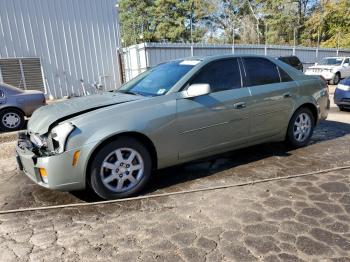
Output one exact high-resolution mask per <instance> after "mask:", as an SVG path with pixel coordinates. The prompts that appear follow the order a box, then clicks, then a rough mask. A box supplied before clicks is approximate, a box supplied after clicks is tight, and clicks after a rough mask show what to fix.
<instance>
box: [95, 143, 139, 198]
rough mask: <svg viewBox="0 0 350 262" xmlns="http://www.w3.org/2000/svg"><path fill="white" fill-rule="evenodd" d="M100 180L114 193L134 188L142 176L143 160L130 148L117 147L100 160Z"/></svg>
mask: <svg viewBox="0 0 350 262" xmlns="http://www.w3.org/2000/svg"><path fill="white" fill-rule="evenodd" d="M100 175H101V180H102V183H103V185H104V186H105V187H107V188H108V189H109V190H111V191H112V192H115V193H121V192H125V191H128V190H130V189H132V188H134V187H135V186H136V185H137V184H138V183H139V182H140V181H141V179H142V178H143V176H144V161H143V159H142V157H141V155H140V154H139V153H138V152H137V151H136V150H134V149H132V148H119V149H117V150H115V151H113V152H112V153H110V154H109V155H108V156H107V157H106V158H105V159H104V160H103V162H102V166H101V170H100Z"/></svg>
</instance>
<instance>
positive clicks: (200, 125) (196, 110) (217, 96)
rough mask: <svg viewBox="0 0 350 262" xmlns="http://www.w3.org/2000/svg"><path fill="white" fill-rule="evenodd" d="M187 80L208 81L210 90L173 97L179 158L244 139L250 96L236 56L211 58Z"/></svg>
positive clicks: (197, 82)
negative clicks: (211, 60)
mask: <svg viewBox="0 0 350 262" xmlns="http://www.w3.org/2000/svg"><path fill="white" fill-rule="evenodd" d="M191 84H209V85H210V87H211V90H212V92H211V93H210V94H208V95H204V96H200V97H195V98H190V99H188V98H179V99H178V100H177V125H178V132H179V140H178V141H179V144H178V146H179V158H180V159H187V158H194V157H195V158H198V157H200V156H204V155H209V154H212V153H213V152H215V151H217V150H220V149H223V148H226V147H230V146H233V145H234V144H238V143H242V142H243V141H245V140H246V139H247V138H248V136H249V119H248V117H249V108H248V107H247V104H248V102H249V100H250V98H251V97H250V93H249V90H248V88H242V78H241V71H240V65H239V62H238V58H230V59H223V60H217V61H214V62H211V63H210V64H208V65H206V66H205V67H204V68H202V69H201V70H200V71H199V72H198V74H197V75H195V76H194V77H193V78H192V79H191V80H190V81H189V83H188V85H191Z"/></svg>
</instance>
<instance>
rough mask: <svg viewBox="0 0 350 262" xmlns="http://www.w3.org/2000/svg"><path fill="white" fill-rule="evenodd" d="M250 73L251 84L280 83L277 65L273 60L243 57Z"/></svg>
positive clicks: (249, 82)
mask: <svg viewBox="0 0 350 262" xmlns="http://www.w3.org/2000/svg"><path fill="white" fill-rule="evenodd" d="M243 61H244V65H245V69H246V72H247V74H248V79H249V81H248V84H249V86H258V85H267V84H274V83H280V82H281V81H280V76H279V72H278V69H277V65H275V64H274V63H272V62H271V61H269V60H267V59H264V58H258V57H245V58H243Z"/></svg>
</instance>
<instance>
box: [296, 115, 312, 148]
mask: <svg viewBox="0 0 350 262" xmlns="http://www.w3.org/2000/svg"><path fill="white" fill-rule="evenodd" d="M311 129H312V124H311V118H310V116H309V115H308V114H307V113H301V114H299V115H298V117H297V118H296V119H295V122H294V127H293V135H294V138H295V139H296V140H297V141H298V142H303V141H305V140H306V139H307V138H308V137H309V135H310V132H311Z"/></svg>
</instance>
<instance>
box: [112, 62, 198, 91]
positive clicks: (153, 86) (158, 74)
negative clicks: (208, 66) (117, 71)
mask: <svg viewBox="0 0 350 262" xmlns="http://www.w3.org/2000/svg"><path fill="white" fill-rule="evenodd" d="M198 63H200V60H193V61H192V60H191V61H186V60H180V61H172V62H168V63H164V64H160V65H158V66H155V67H154V68H151V69H149V70H147V71H146V72H144V73H143V74H141V75H140V76H138V77H136V78H135V79H133V80H131V81H129V82H128V83H126V84H125V85H123V86H122V87H121V88H120V89H119V90H118V91H119V92H121V93H129V94H138V95H144V96H160V95H165V94H166V93H167V92H168V91H169V90H170V89H171V88H172V87H173V86H174V85H175V84H176V83H177V82H178V81H179V80H180V79H181V78H182V77H183V76H184V75H185V74H186V73H188V72H189V71H190V70H191V69H192V68H193V67H194V66H195V65H196V64H198Z"/></svg>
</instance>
